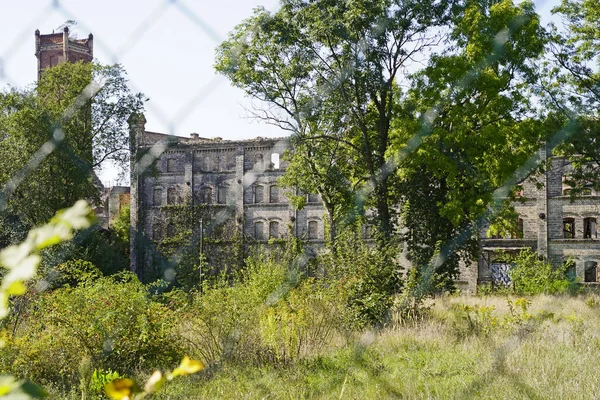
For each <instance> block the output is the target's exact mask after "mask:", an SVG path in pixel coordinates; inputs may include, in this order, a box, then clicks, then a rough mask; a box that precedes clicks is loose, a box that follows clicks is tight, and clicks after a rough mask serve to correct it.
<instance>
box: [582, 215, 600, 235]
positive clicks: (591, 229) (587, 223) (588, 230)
mask: <svg viewBox="0 0 600 400" xmlns="http://www.w3.org/2000/svg"><path fill="white" fill-rule="evenodd" d="M596 228H597V225H596V218H591V217H590V218H584V219H583V237H584V238H586V239H596V238H597V237H598V231H597V229H596Z"/></svg>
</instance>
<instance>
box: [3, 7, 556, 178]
mask: <svg viewBox="0 0 600 400" xmlns="http://www.w3.org/2000/svg"><path fill="white" fill-rule="evenodd" d="M534 3H535V5H536V9H537V11H538V13H540V14H541V15H542V21H543V23H547V22H548V21H549V20H550V10H551V9H552V7H554V6H555V5H557V3H558V0H535V1H534ZM278 4H279V2H278V0H218V1H215V0H119V1H117V0H102V1H92V0H19V1H14V0H0V88H4V87H6V86H7V85H11V86H15V87H26V86H28V85H31V84H33V83H34V81H35V79H36V68H37V61H36V58H35V55H34V52H35V37H34V31H35V30H36V29H39V30H40V32H41V33H42V34H47V33H52V31H53V30H56V31H58V27H59V26H60V25H61V24H63V23H64V22H65V21H67V20H74V21H76V22H77V25H75V26H74V27H73V28H71V32H72V33H74V34H75V35H77V36H79V37H80V38H86V37H87V36H88V34H89V33H92V34H93V35H94V58H95V59H96V60H97V61H99V62H101V63H104V64H112V63H115V62H118V63H120V64H122V65H123V66H124V68H125V70H126V71H127V73H128V76H129V79H130V85H131V87H132V89H133V90H134V91H136V92H142V93H144V94H145V95H146V96H147V97H149V99H150V100H149V101H148V103H147V104H146V113H145V115H146V119H147V123H146V130H148V131H153V132H162V133H171V134H176V135H179V136H189V134H190V133H193V132H194V133H198V134H199V135H200V136H201V137H208V138H212V137H221V138H223V139H225V140H234V139H250V138H254V137H257V136H262V137H277V136H285V135H286V134H285V133H284V132H283V131H281V130H280V129H279V128H276V127H273V126H270V125H266V124H262V123H259V122H257V121H255V120H252V119H251V118H249V117H248V113H247V112H246V109H247V108H249V107H250V105H251V104H250V101H249V99H247V98H246V97H245V96H244V93H243V92H242V91H241V90H240V89H237V88H234V87H232V86H231V85H230V84H229V82H228V81H227V79H226V78H225V77H223V76H221V75H217V74H216V73H215V71H214V68H213V64H214V59H215V48H216V46H218V44H219V43H221V42H222V41H223V40H225V39H226V38H227V34H228V32H230V31H231V30H232V29H233V28H234V27H235V26H236V25H237V24H239V23H240V22H241V21H242V20H243V19H245V18H247V17H248V16H250V15H251V14H252V10H253V9H254V8H255V7H258V6H263V7H265V8H266V9H267V10H270V11H276V10H277V8H278ZM116 175H117V171H115V169H114V168H110V167H109V168H105V170H104V171H102V172H101V173H100V178H101V179H102V181H103V183H104V184H105V185H111V184H114V183H115V179H116Z"/></svg>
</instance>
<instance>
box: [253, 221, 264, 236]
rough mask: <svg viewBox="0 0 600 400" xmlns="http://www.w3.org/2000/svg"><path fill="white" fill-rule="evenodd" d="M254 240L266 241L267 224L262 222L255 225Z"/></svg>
mask: <svg viewBox="0 0 600 400" xmlns="http://www.w3.org/2000/svg"><path fill="white" fill-rule="evenodd" d="M254 238H255V239H256V240H265V224H264V223H262V222H260V221H259V222H255V223H254Z"/></svg>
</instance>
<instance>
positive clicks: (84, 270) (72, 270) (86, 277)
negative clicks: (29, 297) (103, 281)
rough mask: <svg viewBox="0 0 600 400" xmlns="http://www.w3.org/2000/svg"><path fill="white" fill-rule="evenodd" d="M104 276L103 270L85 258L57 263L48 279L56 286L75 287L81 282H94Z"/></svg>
mask: <svg viewBox="0 0 600 400" xmlns="http://www.w3.org/2000/svg"><path fill="white" fill-rule="evenodd" d="M101 277H102V272H100V270H99V269H98V268H96V266H95V265H94V264H92V263H91V262H89V261H84V260H69V261H66V262H64V263H62V264H59V265H57V266H56V267H54V268H53V269H52V271H50V273H49V274H48V277H47V279H48V281H49V282H50V284H51V286H52V287H54V288H59V287H63V286H71V287H75V286H77V285H79V284H81V283H86V282H88V283H89V282H93V281H94V280H96V279H99V278H101Z"/></svg>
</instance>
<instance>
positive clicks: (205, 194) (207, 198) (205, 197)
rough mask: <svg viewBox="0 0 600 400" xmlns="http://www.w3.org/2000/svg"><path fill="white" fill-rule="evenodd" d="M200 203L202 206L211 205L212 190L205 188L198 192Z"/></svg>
mask: <svg viewBox="0 0 600 400" xmlns="http://www.w3.org/2000/svg"><path fill="white" fill-rule="evenodd" d="M200 201H201V202H202V204H212V188H209V187H205V188H202V190H200Z"/></svg>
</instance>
